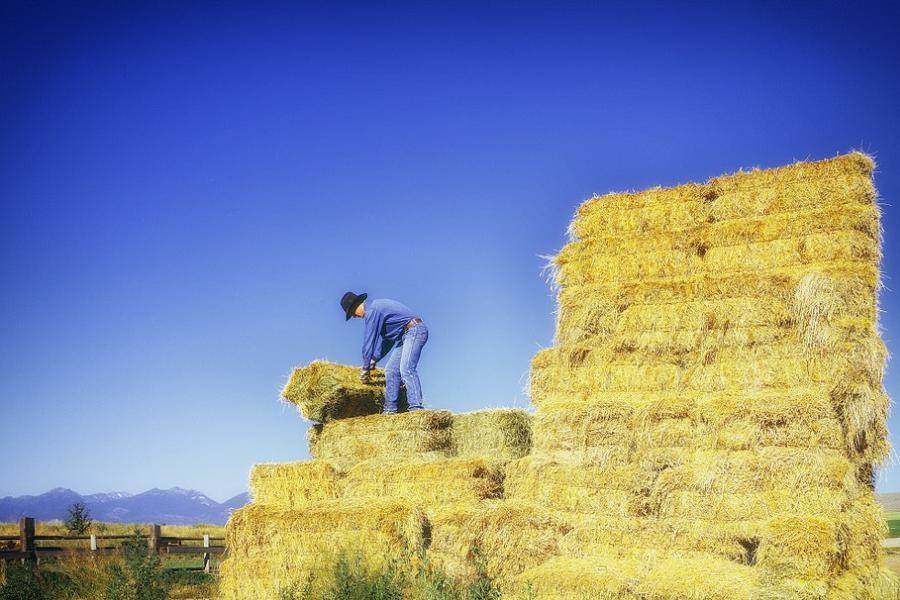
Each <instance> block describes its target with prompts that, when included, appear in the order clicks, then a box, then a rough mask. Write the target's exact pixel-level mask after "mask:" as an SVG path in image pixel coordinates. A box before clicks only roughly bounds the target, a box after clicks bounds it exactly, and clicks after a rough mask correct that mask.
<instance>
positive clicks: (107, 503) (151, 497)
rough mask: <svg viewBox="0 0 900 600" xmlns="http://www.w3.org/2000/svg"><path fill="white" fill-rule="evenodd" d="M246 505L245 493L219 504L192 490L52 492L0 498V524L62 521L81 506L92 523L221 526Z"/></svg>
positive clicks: (59, 489)
mask: <svg viewBox="0 0 900 600" xmlns="http://www.w3.org/2000/svg"><path fill="white" fill-rule="evenodd" d="M248 501H249V494H247V493H246V492H245V493H243V494H238V495H237V496H235V497H234V498H229V499H228V500H226V501H225V502H222V503H221V504H220V503H218V502H216V501H215V500H213V499H211V498H210V497H208V496H207V495H206V494H203V493H201V492H198V491H195V490H185V489H182V488H178V487H174V488H171V489H168V490H160V489H156V488H154V489H152V490H147V491H146V492H143V493H140V494H134V495H132V494H128V493H126V492H110V493H107V494H91V495H88V496H82V495H81V494H79V493H77V492H74V491H72V490H70V489H66V488H55V489H52V490H50V491H49V492H46V493H44V494H40V495H39V496H18V497H12V496H7V497H5V498H0V522H12V521H17V520H18V519H19V518H20V517H26V516H27V517H34V518H35V519H37V520H39V521H50V520H53V519H64V518H65V517H66V514H67V511H68V508H69V506H71V505H72V504H74V503H75V502H83V503H84V505H85V506H87V508H88V510H89V511H90V514H91V518H92V519H94V520H95V521H106V522H109V523H159V524H168V525H193V524H196V523H210V524H214V525H224V524H225V521H227V520H228V515H229V514H231V511H232V510H234V509H236V508H240V507H241V506H243V505H244V504H246V503H247V502H248Z"/></svg>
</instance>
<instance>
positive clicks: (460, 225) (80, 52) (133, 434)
mask: <svg viewBox="0 0 900 600" xmlns="http://www.w3.org/2000/svg"><path fill="white" fill-rule="evenodd" d="M786 4H787V5H789V6H785V5H786ZM898 26H900V12H898V4H896V3H886V4H878V3H875V4H867V3H853V4H851V3H846V2H841V3H837V2H816V3H811V4H809V5H803V4H801V3H780V2H766V3H742V2H733V3H732V2H729V3H717V4H709V5H703V4H700V3H686V4H682V5H676V4H675V3H658V4H657V3H640V2H627V3H621V4H616V3H602V4H601V3H568V2H567V3H547V4H529V3H510V4H503V3H499V2H478V3H471V4H465V3H447V4H445V5H440V4H426V3H410V4H399V3H392V4H386V5H382V6H374V5H373V3H365V4H359V5H354V4H342V3H328V4H327V8H325V7H317V8H314V7H307V6H304V5H302V4H300V3H283V4H278V3H265V2H262V3H260V2H254V3H249V2H248V3H241V2H218V3H214V4H203V3H171V4H169V5H168V6H165V5H164V3H147V4H145V5H142V4H138V3H130V2H126V3H106V4H99V3H93V4H92V3H87V2H78V3H75V2H59V3H55V4H54V3H45V2H22V1H17V0H14V1H12V2H4V3H3V5H2V7H0V82H2V83H0V202H2V206H0V211H2V212H0V228H2V236H0V281H2V294H0V303H2V305H0V306H2V309H0V328H2V329H0V330H2V332H3V342H4V343H3V344H2V349H0V357H2V358H0V402H2V405H0V406H2V415H3V423H4V424H5V425H4V428H3V429H4V433H3V443H4V448H5V459H4V461H3V462H2V464H0V482H2V486H0V495H7V494H9V495H18V494H25V493H40V492H43V491H45V490H46V489H49V488H51V487H54V486H66V487H71V488H73V489H76V490H78V491H80V492H84V493H90V492H97V491H109V490H113V489H116V490H125V491H130V492H139V491H142V490H144V489H147V488H150V487H170V486H175V485H179V486H182V487H191V488H196V489H199V490H202V491H205V492H206V493H208V494H209V495H211V496H212V497H213V498H216V499H218V500H224V499H225V498H227V497H229V496H231V495H234V494H236V493H238V492H240V491H243V490H244V489H245V486H246V477H247V472H248V470H249V467H250V465H251V464H253V463H255V462H264V461H280V460H293V459H302V458H305V457H306V456H307V454H306V449H305V430H306V426H305V425H304V423H303V422H302V421H301V420H300V418H299V416H298V415H297V414H296V413H295V412H294V411H293V410H292V409H289V408H286V407H283V406H282V405H280V404H279V403H278V391H279V389H280V387H281V385H282V383H283V382H284V380H285V378H286V377H287V375H288V373H289V372H290V369H291V367H292V366H294V365H297V364H301V363H306V362H308V361H309V360H311V359H314V358H320V357H326V358H329V359H332V360H337V361H343V362H350V363H354V364H355V363H356V362H358V361H359V358H358V353H359V346H360V338H361V335H362V332H361V326H360V323H359V322H353V323H345V322H344V321H343V319H342V318H341V315H340V311H339V308H338V306H337V301H338V299H339V297H340V295H341V294H342V293H343V292H344V291H346V290H347V289H354V290H357V291H363V290H364V291H367V292H369V293H370V294H371V295H373V296H376V297H377V296H389V297H395V298H397V299H400V300H402V301H404V302H405V303H407V304H409V305H410V306H412V307H413V308H415V309H416V310H418V311H419V312H421V314H422V315H423V317H424V318H425V320H426V321H427V322H428V325H429V329H430V331H431V338H430V340H429V342H428V346H427V347H426V349H425V352H424V354H423V358H422V363H421V368H420V371H421V374H422V378H423V385H424V387H425V392H426V399H427V401H428V402H429V403H430V404H431V405H432V406H435V407H442V408H449V409H453V410H469V409H476V408H481V407H487V406H498V405H514V406H525V405H527V400H526V398H525V397H524V395H523V393H522V389H523V386H524V383H525V378H526V375H527V371H528V362H529V359H530V357H531V356H532V355H533V354H534V353H535V351H537V350H538V349H539V348H541V347H545V346H548V345H550V344H551V340H552V335H553V315H552V311H553V309H554V300H553V297H552V295H551V293H550V290H549V289H548V286H547V285H546V283H545V281H544V280H543V279H542V277H541V274H540V270H541V267H542V266H543V264H544V260H543V259H542V258H541V255H546V254H552V253H554V252H555V251H556V250H558V249H559V248H560V247H561V246H562V245H563V244H564V243H565V229H566V226H567V224H568V222H569V220H570V219H571V216H572V214H573V211H574V210H575V208H576V206H577V205H578V204H579V203H580V202H581V201H582V200H584V199H585V198H587V197H589V196H590V195H592V194H593V193H605V192H608V191H613V190H624V189H640V188H644V187H649V186H653V185H674V184H678V183H684V182H688V181H703V180H706V179H707V178H709V177H711V176H715V175H719V174H722V173H726V172H731V171H735V170H737V169H739V168H742V167H743V168H749V167H754V166H760V167H772V166H778V165H782V164H786V163H790V162H792V161H793V160H795V159H806V158H812V159H818V158H826V157H831V156H834V155H836V154H839V153H844V152H847V151H849V150H851V149H862V150H865V151H867V152H870V153H872V154H874V155H875V156H876V158H877V161H878V164H879V170H878V172H877V174H876V185H877V186H878V188H879V191H880V193H881V196H882V198H883V202H884V205H885V206H884V227H885V260H884V274H885V283H886V286H887V289H886V290H885V291H884V293H883V295H882V299H881V300H882V307H883V309H884V315H883V326H884V329H885V334H884V335H885V339H886V340H887V343H888V345H889V347H890V348H891V349H892V350H894V351H895V352H896V350H897V348H896V340H897V335H898V333H897V332H898V330H900V327H898V322H897V316H896V315H897V314H898V311H897V304H898V302H900V300H898V296H897V292H896V291H894V290H893V289H892V288H893V281H894V279H895V278H896V277H897V275H896V272H897V269H898V267H900V264H898V256H897V252H898V250H897V242H896V239H897V237H896V236H895V234H894V232H895V231H900V216H898V214H897V208H895V206H893V204H895V201H894V198H896V197H897V196H898V194H900V122H898V108H897V107H898V106H900V77H898V74H897V69H896V57H897V56H900V39H898V37H897V36H896V31H897V29H898ZM895 373H896V369H894V368H889V371H888V377H887V382H888V389H889V391H890V392H892V394H893V395H894V396H895V397H896V396H897V394H898V392H900V382H898V379H897V375H896V374H895ZM898 419H900V417H897V416H894V417H892V420H891V428H892V430H897V429H898V425H900V421H898ZM879 487H880V489H882V490H900V469H897V468H888V469H886V470H884V472H883V474H882V478H881V480H880V482H879Z"/></svg>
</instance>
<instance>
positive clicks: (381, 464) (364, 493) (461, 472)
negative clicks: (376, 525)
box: [342, 457, 503, 516]
mask: <svg viewBox="0 0 900 600" xmlns="http://www.w3.org/2000/svg"><path fill="white" fill-rule="evenodd" d="M342 487H343V493H344V495H345V496H346V497H348V498H355V499H363V498H389V497H395V498H403V499H407V500H414V501H415V503H416V505H418V506H420V507H421V508H422V509H423V510H424V511H425V512H426V513H427V514H428V515H429V516H430V515H432V514H433V513H434V511H435V510H438V509H439V508H440V507H442V506H445V505H447V504H452V503H458V502H464V501H465V502H477V501H479V500H483V499H486V498H499V497H500V496H501V495H502V493H503V469H502V465H501V463H500V462H498V461H496V460H493V459H487V458H478V457H462V458H445V459H434V460H427V461H418V462H413V463H409V462H404V463H399V464H390V463H386V462H385V461H384V460H383V459H380V458H379V459H373V460H367V461H363V462H361V463H358V464H356V465H355V466H354V467H352V468H351V469H350V470H349V471H348V472H347V477H346V478H345V479H344V481H343V486H342Z"/></svg>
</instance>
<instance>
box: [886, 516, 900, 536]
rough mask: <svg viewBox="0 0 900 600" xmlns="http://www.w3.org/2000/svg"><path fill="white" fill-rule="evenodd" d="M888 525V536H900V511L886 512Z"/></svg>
mask: <svg viewBox="0 0 900 600" xmlns="http://www.w3.org/2000/svg"><path fill="white" fill-rule="evenodd" d="M884 517H885V519H886V520H887V525H888V530H889V532H888V537H892V538H894V537H900V512H889V513H884Z"/></svg>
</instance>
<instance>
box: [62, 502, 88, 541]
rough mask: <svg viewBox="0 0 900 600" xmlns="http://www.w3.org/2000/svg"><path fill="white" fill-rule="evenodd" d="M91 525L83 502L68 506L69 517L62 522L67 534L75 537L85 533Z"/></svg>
mask: <svg viewBox="0 0 900 600" xmlns="http://www.w3.org/2000/svg"><path fill="white" fill-rule="evenodd" d="M91 523H93V521H91V513H90V512H89V511H88V509H87V506H85V505H84V503H83V502H76V503H75V504H72V505H71V506H69V516H68V517H66V520H65V521H64V522H63V524H64V525H65V526H66V529H67V530H68V531H69V533H72V534H75V535H84V534H85V533H87V530H88V529H90V528H91Z"/></svg>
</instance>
